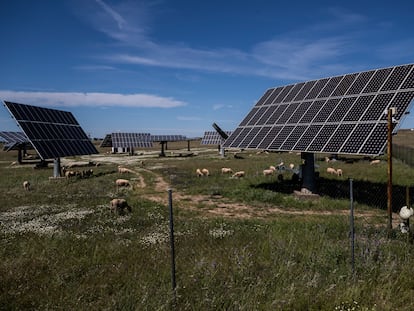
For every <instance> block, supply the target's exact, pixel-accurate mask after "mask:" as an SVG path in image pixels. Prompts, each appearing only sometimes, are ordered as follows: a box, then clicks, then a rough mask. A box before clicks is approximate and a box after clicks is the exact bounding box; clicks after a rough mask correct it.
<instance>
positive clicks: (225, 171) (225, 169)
mask: <svg viewBox="0 0 414 311" xmlns="http://www.w3.org/2000/svg"><path fill="white" fill-rule="evenodd" d="M221 173H222V174H233V170H232V169H231V168H230V167H222V168H221Z"/></svg>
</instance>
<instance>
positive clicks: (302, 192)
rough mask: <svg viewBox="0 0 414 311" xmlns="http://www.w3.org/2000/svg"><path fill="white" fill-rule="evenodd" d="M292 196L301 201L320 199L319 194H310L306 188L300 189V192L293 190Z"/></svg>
mask: <svg viewBox="0 0 414 311" xmlns="http://www.w3.org/2000/svg"><path fill="white" fill-rule="evenodd" d="M293 195H294V196H295V197H297V198H299V199H303V200H317V199H319V198H320V196H319V194H316V193H312V192H310V191H309V190H307V189H306V188H302V189H301V190H300V191H298V190H294V191H293Z"/></svg>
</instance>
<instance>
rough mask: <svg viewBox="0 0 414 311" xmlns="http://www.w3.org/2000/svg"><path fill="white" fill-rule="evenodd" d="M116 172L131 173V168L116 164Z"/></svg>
mask: <svg viewBox="0 0 414 311" xmlns="http://www.w3.org/2000/svg"><path fill="white" fill-rule="evenodd" d="M118 173H120V174H125V173H133V171H132V170H130V169H129V168H126V167H122V166H120V165H119V166H118Z"/></svg>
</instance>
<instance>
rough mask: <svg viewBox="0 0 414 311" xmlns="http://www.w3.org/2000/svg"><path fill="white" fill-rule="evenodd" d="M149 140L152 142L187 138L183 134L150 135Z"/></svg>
mask: <svg viewBox="0 0 414 311" xmlns="http://www.w3.org/2000/svg"><path fill="white" fill-rule="evenodd" d="M151 140H152V141H154V142H163V141H164V142H170V141H184V140H187V137H185V136H183V135H151Z"/></svg>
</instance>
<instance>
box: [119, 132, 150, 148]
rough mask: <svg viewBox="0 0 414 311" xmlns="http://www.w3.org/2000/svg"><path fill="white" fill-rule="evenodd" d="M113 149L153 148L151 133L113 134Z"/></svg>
mask: <svg viewBox="0 0 414 311" xmlns="http://www.w3.org/2000/svg"><path fill="white" fill-rule="evenodd" d="M111 137H112V147H114V148H151V147H152V139H151V134H150V133H112V134H111Z"/></svg>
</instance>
